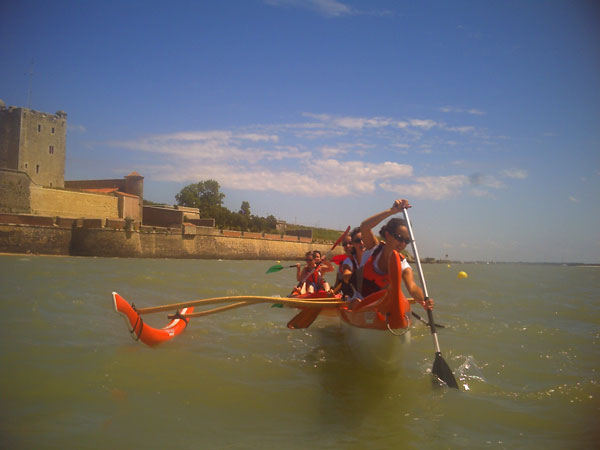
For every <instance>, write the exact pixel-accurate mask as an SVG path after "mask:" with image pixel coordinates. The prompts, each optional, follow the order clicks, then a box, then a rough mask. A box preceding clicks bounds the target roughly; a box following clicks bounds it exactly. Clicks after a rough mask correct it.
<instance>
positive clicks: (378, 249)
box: [357, 199, 433, 310]
mask: <svg viewBox="0 0 600 450" xmlns="http://www.w3.org/2000/svg"><path fill="white" fill-rule="evenodd" d="M410 207H411V206H410V203H409V202H408V200H405V199H400V200H396V201H395V202H394V204H393V205H392V207H391V208H390V209H386V210H385V211H382V212H380V213H377V214H375V215H373V216H371V217H369V218H367V219H365V220H364V221H363V222H362V223H361V224H360V230H361V233H362V239H363V242H364V247H365V251H364V253H363V254H362V259H361V264H360V270H359V274H358V279H357V287H358V289H359V292H360V293H361V295H362V297H363V298H364V297H366V296H367V295H370V294H372V293H374V292H377V291H380V290H382V289H385V287H386V286H387V285H388V283H389V281H390V277H389V274H388V261H389V259H390V255H391V254H392V251H394V250H396V251H397V252H398V253H399V254H400V259H401V260H402V263H401V264H402V265H401V267H402V281H403V282H404V286H406V289H407V290H408V292H409V293H410V295H411V296H412V297H413V298H414V299H415V301H417V302H419V303H420V304H421V305H422V306H423V308H425V309H431V310H433V299H428V300H427V301H425V299H424V295H423V291H422V289H421V288H420V287H419V286H418V285H417V283H415V280H414V274H413V271H412V269H411V267H410V265H409V264H408V261H406V258H405V257H404V256H403V255H402V253H401V252H402V251H403V250H404V249H405V248H406V246H407V245H408V244H410V243H411V240H410V233H409V231H408V226H407V224H406V222H405V221H404V220H403V219H400V218H397V217H396V218H393V219H390V220H389V221H388V222H387V223H386V224H385V225H384V226H383V227H382V228H381V229H380V230H379V235H380V236H381V237H382V238H383V240H382V241H381V242H379V240H378V239H377V237H376V236H375V234H374V233H373V228H375V227H376V226H377V225H378V224H379V223H380V222H382V221H383V220H385V219H387V218H388V217H390V216H393V215H394V214H398V213H400V212H402V210H403V209H404V208H410Z"/></svg>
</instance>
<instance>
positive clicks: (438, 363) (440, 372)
mask: <svg viewBox="0 0 600 450" xmlns="http://www.w3.org/2000/svg"><path fill="white" fill-rule="evenodd" d="M403 212H404V218H405V219H406V224H407V226H408V232H409V233H410V240H411V242H412V247H413V252H414V254H415V259H416V260H417V268H418V269H419V277H420V278H421V285H422V287H423V294H424V295H425V300H429V294H428V293H427V285H426V284H425V276H424V275H423V268H422V267H421V260H420V259H419V251H418V250H417V244H416V242H415V236H414V234H413V231H412V226H411V224H410V219H409V218H408V212H407V210H406V208H405V209H404V210H403ZM427 317H428V318H429V329H430V330H431V335H432V336H433V343H434V346H435V361H434V362H433V369H431V372H432V373H433V374H434V375H435V376H436V377H438V378H439V379H440V380H442V381H443V382H444V383H446V384H447V385H448V386H449V387H451V388H456V389H458V383H457V382H456V379H455V378H454V374H453V373H452V370H451V369H450V367H449V366H448V364H447V363H446V361H444V358H442V351H441V350H440V344H439V342H438V337H437V331H436V330H435V322H434V320H433V312H432V311H431V310H430V309H428V310H427Z"/></svg>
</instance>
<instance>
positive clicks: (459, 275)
mask: <svg viewBox="0 0 600 450" xmlns="http://www.w3.org/2000/svg"><path fill="white" fill-rule="evenodd" d="M458 278H469V275H467V272H463V271H462V270H461V271H460V272H458Z"/></svg>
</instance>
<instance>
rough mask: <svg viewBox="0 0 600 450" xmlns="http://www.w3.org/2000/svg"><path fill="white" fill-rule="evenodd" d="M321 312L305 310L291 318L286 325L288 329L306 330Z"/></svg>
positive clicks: (318, 310) (318, 309) (312, 309)
mask: <svg viewBox="0 0 600 450" xmlns="http://www.w3.org/2000/svg"><path fill="white" fill-rule="evenodd" d="M320 312H321V308H306V309H303V310H302V311H300V312H299V313H298V314H296V315H295V316H294V317H292V320H290V321H289V322H288V324H287V327H288V328H291V329H293V330H297V329H300V328H308V327H309V326H310V325H311V324H312V323H313V322H314V321H315V319H316V318H317V317H318V315H319V313H320Z"/></svg>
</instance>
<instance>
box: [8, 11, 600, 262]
mask: <svg viewBox="0 0 600 450" xmlns="http://www.w3.org/2000/svg"><path fill="white" fill-rule="evenodd" d="M0 65H1V67H2V68H1V70H0V99H2V100H3V101H4V102H5V103H6V104H7V105H12V106H24V107H30V108H32V109H35V110H38V111H44V112H49V113H54V112H56V111H58V110H64V111H66V112H67V114H68V118H67V120H68V131H67V156H66V174H65V178H66V179H67V180H78V179H103V178H121V177H123V176H125V175H127V174H128V173H130V172H132V171H137V172H138V173H140V174H141V175H143V176H144V177H145V178H144V197H145V198H146V199H148V200H152V201H155V202H162V203H166V204H174V203H175V195H176V194H177V193H178V192H179V191H180V190H181V189H182V188H183V187H184V186H186V185H188V184H191V183H197V182H199V181H203V180H207V179H214V180H216V181H218V182H219V184H220V186H221V191H222V192H223V193H224V194H225V195H226V197H225V206H227V207H228V208H229V209H231V210H238V209H239V207H240V205H241V203H242V201H248V202H249V203H250V207H251V212H252V213H253V214H258V215H263V216H266V215H269V214H272V215H274V216H275V217H277V218H278V219H281V220H285V221H288V222H290V223H299V224H304V225H310V226H319V227H326V228H333V229H339V230H343V229H345V228H346V226H348V225H351V226H357V225H359V224H360V222H361V221H362V220H363V219H365V218H366V217H369V216H371V215H373V214H375V213H378V212H380V211H382V210H384V209H387V208H389V207H390V206H391V205H392V204H393V202H394V200H395V199H397V198H406V199H408V200H409V201H410V202H411V204H412V209H411V210H410V211H409V212H410V218H411V222H412V224H413V230H414V233H415V238H416V242H417V245H418V248H419V254H420V256H421V257H434V258H444V257H446V255H448V257H449V258H450V259H453V260H465V261H467V260H468V261H472V260H479V261H526V262H583V263H600V231H599V230H600V207H599V203H600V202H599V198H600V195H599V194H600V3H597V2H593V1H583V0H581V1H553V0H548V1H523V0H519V1H510V0H503V1H496V0H490V1H476V0H473V1H451V2H449V1H427V0H424V1H418V2H415V1H384V0H381V1H379V0H370V1H351V0H240V1H233V0H231V1H228V0H203V1H195V2H194V1H177V0H174V1H170V2H164V1H152V0H149V1H125V0H124V1H91V0H90V1H63V0H55V1H52V2H46V1H31V0H20V1H13V2H0ZM382 225H383V223H382Z"/></svg>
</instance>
